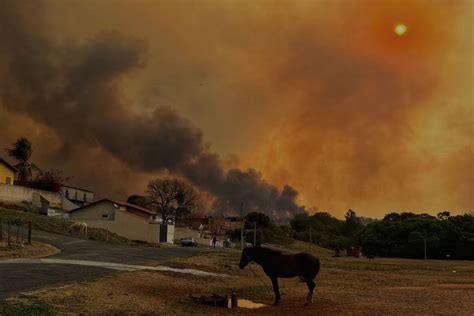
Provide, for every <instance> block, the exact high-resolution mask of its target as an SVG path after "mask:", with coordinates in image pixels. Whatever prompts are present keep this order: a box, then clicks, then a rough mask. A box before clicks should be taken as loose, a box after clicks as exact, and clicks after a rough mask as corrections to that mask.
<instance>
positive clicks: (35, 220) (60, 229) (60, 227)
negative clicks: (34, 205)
mask: <svg viewBox="0 0 474 316" xmlns="http://www.w3.org/2000/svg"><path fill="white" fill-rule="evenodd" d="M0 219H3V223H4V225H6V222H7V221H8V220H10V221H15V220H21V221H24V222H28V221H31V225H32V227H33V229H37V230H41V231H46V232H51V233H57V234H62V235H68V236H73V237H78V236H79V228H77V227H74V226H73V222H72V221H68V220H64V219H60V218H52V217H47V216H44V215H40V214H37V213H32V212H25V211H21V210H12V209H6V208H3V207H0ZM87 232H88V237H89V239H92V240H104V241H105V240H106V235H107V232H106V231H105V230H104V229H99V228H92V227H89V228H88V229H87ZM13 234H14V232H13ZM108 240H109V242H116V243H131V241H130V240H128V239H126V238H124V237H121V236H118V235H116V234H113V233H109V236H108Z"/></svg>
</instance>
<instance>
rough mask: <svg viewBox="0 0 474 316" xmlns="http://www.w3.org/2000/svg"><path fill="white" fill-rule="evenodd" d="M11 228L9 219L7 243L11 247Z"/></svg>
mask: <svg viewBox="0 0 474 316" xmlns="http://www.w3.org/2000/svg"><path fill="white" fill-rule="evenodd" d="M10 228H11V223H10V220H8V231H7V245H8V246H9V247H10Z"/></svg>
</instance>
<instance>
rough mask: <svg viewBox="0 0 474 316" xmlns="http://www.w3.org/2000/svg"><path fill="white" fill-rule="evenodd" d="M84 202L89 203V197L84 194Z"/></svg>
mask: <svg viewBox="0 0 474 316" xmlns="http://www.w3.org/2000/svg"><path fill="white" fill-rule="evenodd" d="M83 201H84V202H87V196H86V194H85V193H84V200H83Z"/></svg>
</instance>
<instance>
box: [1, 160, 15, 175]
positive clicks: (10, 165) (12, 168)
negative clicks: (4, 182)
mask: <svg viewBox="0 0 474 316" xmlns="http://www.w3.org/2000/svg"><path fill="white" fill-rule="evenodd" d="M0 163H3V164H4V165H5V166H7V167H8V168H9V169H11V170H12V171H13V172H18V169H17V168H15V166H13V165H12V164H10V163H9V162H8V161H6V160H5V159H3V158H2V157H0Z"/></svg>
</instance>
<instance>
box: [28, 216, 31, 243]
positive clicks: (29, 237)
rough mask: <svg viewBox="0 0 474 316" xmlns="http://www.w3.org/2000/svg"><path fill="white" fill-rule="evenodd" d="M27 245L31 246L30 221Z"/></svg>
mask: <svg viewBox="0 0 474 316" xmlns="http://www.w3.org/2000/svg"><path fill="white" fill-rule="evenodd" d="M28 244H29V245H31V221H28Z"/></svg>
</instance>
